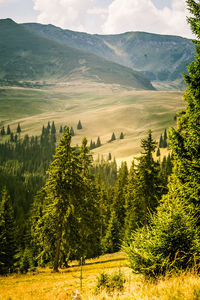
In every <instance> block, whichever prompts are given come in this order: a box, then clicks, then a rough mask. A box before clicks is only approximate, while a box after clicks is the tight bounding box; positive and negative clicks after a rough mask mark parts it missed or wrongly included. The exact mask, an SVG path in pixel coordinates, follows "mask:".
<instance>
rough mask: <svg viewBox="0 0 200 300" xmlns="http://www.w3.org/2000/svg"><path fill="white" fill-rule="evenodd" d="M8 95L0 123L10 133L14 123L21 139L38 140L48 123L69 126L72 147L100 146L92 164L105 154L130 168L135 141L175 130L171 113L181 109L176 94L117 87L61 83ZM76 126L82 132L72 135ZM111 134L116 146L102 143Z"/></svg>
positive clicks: (136, 149) (137, 146) (137, 149)
mask: <svg viewBox="0 0 200 300" xmlns="http://www.w3.org/2000/svg"><path fill="white" fill-rule="evenodd" d="M10 93H11V94H10ZM10 93H9V101H7V102H6V103H5V104H4V106H3V104H1V102H2V101H3V100H5V99H4V98H3V97H4V96H2V98H0V111H1V119H2V120H5V121H4V125H5V126H7V124H10V126H11V129H12V130H15V129H16V126H17V124H18V122H20V124H21V127H22V135H23V134H27V133H28V134H29V135H31V134H36V135H39V134H40V133H41V128H42V125H45V126H46V125H47V122H48V121H52V120H54V121H55V124H56V126H57V129H59V126H60V125H61V124H62V125H70V126H73V128H74V129H75V132H76V136H75V137H73V144H74V145H76V144H79V143H80V141H81V138H82V137H83V136H84V135H85V136H87V138H88V140H89V142H90V140H91V139H92V140H93V141H96V140H97V137H98V136H100V138H101V142H102V144H103V145H102V147H99V148H97V149H95V150H94V151H93V154H94V158H95V159H96V158H97V156H98V155H100V156H101V155H102V156H104V157H105V158H107V156H108V153H109V152H111V153H112V155H113V156H115V158H116V159H117V161H118V162H120V161H121V160H126V161H128V162H130V161H131V160H132V158H133V156H135V155H137V154H138V153H139V152H140V139H141V138H143V137H145V136H146V133H147V130H148V129H152V131H153V135H154V138H156V139H159V137H160V134H161V133H162V132H163V131H164V129H165V128H168V127H169V126H171V125H175V122H174V116H175V113H176V111H177V110H179V109H181V108H182V107H183V106H184V103H183V101H182V95H183V93H182V92H177V91H135V90H131V91H128V90H124V89H123V88H121V87H120V86H114V85H101V84H96V85H94V84H91V83H90V82H88V83H87V82H84V84H83V83H77V82H75V83H70V84H67V83H65V84H60V85H57V86H56V87H54V88H50V89H48V90H40V91H38V92H37V91H36V90H34V91H33V90H28V89H24V90H22V89H19V90H13V89H12V90H11V91H10ZM12 93H13V94H12ZM19 93H20V94H19ZM12 95H14V96H13V97H14V98H13V99H14V100H13V99H12ZM19 95H21V96H23V97H21V98H20V96H19ZM29 100H30V101H29ZM21 102H22V103H21ZM2 103H4V102H2ZM20 103H21V106H19V104H20ZM23 103H24V107H23ZM9 105H10V106H11V107H12V110H13V112H12V110H11V111H10V115H9V118H11V117H12V116H13V119H9V118H8V116H7V114H8V112H9V109H8V107H7V106H9ZM1 106H2V107H1ZM3 109H4V110H3ZM38 110H40V113H38ZM14 111H16V112H17V113H14ZM23 111H27V115H25V116H24V114H23V117H22V116H21V117H19V116H20V113H21V112H23ZM3 112H4V113H3ZM11 112H12V114H11ZM6 120H7V121H6ZM79 120H81V122H82V125H83V129H82V130H80V131H77V130H76V126H77V123H78V121H79ZM112 132H115V135H116V137H117V140H116V141H114V142H112V143H108V140H109V139H110V138H111V135H112ZM121 132H123V133H124V134H125V139H124V140H120V139H119V135H120V133H121Z"/></svg>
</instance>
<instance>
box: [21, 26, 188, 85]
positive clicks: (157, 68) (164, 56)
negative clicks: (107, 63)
mask: <svg viewBox="0 0 200 300" xmlns="http://www.w3.org/2000/svg"><path fill="white" fill-rule="evenodd" d="M24 26H25V28H27V29H29V30H30V31H32V32H34V33H37V34H39V35H40V36H42V37H48V38H49V39H51V40H54V41H57V42H59V43H61V44H64V45H68V46H71V47H74V48H76V49H79V50H84V51H88V52H90V53H93V54H96V55H98V56H101V57H103V58H105V59H108V60H111V61H113V62H116V63H119V64H121V65H124V66H126V67H129V68H133V69H134V70H137V71H140V72H141V73H142V74H143V75H145V77H147V78H148V79H149V80H151V81H159V82H161V83H162V82H176V81H178V82H180V79H181V78H182V77H181V72H186V66H187V65H188V64H189V63H190V61H191V60H193V57H194V45H193V43H192V42H191V41H190V40H188V39H186V38H182V37H178V36H170V35H159V34H151V33H145V32H127V33H124V34H118V35H90V34H86V33H81V32H74V31H70V30H63V29H61V28H58V27H56V26H53V25H41V24H35V23H29V24H24Z"/></svg>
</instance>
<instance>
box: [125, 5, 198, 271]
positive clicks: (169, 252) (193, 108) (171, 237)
mask: <svg viewBox="0 0 200 300" xmlns="http://www.w3.org/2000/svg"><path fill="white" fill-rule="evenodd" d="M186 3H187V5H188V8H189V11H190V13H191V15H193V16H191V17H189V18H188V22H189V23H190V25H191V29H192V31H193V33H194V34H196V36H197V38H198V39H197V40H195V41H194V42H195V45H196V55H195V60H194V61H193V62H192V63H191V64H190V65H189V67H188V73H189V74H186V75H184V77H185V81H186V84H187V89H186V92H185V95H184V100H185V102H186V103H187V104H186V108H185V109H184V110H183V111H182V112H181V113H180V114H179V116H178V117H177V128H176V129H173V128H172V129H171V130H170V134H169V139H170V148H171V150H172V154H173V164H174V167H173V173H172V176H171V179H170V182H169V185H168V189H169V192H168V194H167V195H166V196H164V197H163V199H162V202H161V204H160V206H159V207H158V211H157V213H156V214H155V215H154V216H153V217H152V219H151V222H150V227H149V228H144V229H143V230H141V231H139V232H138V233H136V234H134V235H133V236H132V238H133V240H132V241H131V243H130V245H129V246H128V247H126V250H127V253H128V255H129V260H130V263H131V265H132V268H133V269H134V270H135V271H136V272H142V273H145V274H147V275H151V276H155V275H157V274H163V273H165V272H166V271H170V270H171V269H173V268H174V269H176V270H177V269H181V270H183V269H188V268H190V267H194V266H196V265H198V264H199V263H200V251H199V244H200V235H199V226H200V201H199V199H200V198H199V195H200V147H199V145H200V123H199V120H200V72H199V69H200V4H199V1H198V2H196V1H194V0H187V1H186Z"/></svg>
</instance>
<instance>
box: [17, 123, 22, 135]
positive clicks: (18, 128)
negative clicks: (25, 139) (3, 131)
mask: <svg viewBox="0 0 200 300" xmlns="http://www.w3.org/2000/svg"><path fill="white" fill-rule="evenodd" d="M21 131H22V130H21V126H20V123H18V125H17V133H18V134H20V133H21Z"/></svg>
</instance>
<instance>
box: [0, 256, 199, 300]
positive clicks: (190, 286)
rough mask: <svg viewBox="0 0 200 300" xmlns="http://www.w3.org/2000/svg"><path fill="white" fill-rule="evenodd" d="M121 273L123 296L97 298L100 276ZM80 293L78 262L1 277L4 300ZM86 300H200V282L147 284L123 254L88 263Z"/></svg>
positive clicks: (192, 277) (181, 279)
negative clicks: (33, 272)
mask: <svg viewBox="0 0 200 300" xmlns="http://www.w3.org/2000/svg"><path fill="white" fill-rule="evenodd" d="M119 269H120V271H121V272H123V273H124V274H125V276H126V279H127V282H126V285H125V289H124V291H123V292H120V293H118V292H115V293H114V294H112V295H111V294H107V293H106V292H105V291H102V292H101V293H100V294H98V295H97V294H96V292H95V287H96V284H97V276H98V275H99V274H100V272H102V271H104V272H106V273H113V272H118V271H119ZM76 290H78V291H79V292H81V290H80V267H79V266H77V265H76V263H75V262H73V263H72V266H71V267H70V268H69V269H65V270H61V271H60V273H58V274H57V273H51V270H49V269H48V268H46V269H40V270H38V272H37V273H35V274H27V275H12V276H8V277H0V299H1V300H8V299H12V300H22V299H23V300H31V299H33V300H34V299H37V300H43V299H45V300H46V299H48V300H51V299H52V300H53V299H58V300H67V299H73V296H74V295H75V294H76ZM82 296H83V299H85V300H86V299H87V300H92V299H94V300H97V299H98V300H103V299H104V300H105V299H121V300H125V299H127V300H128V299H135V300H142V299H145V300H153V299H161V300H171V299H174V300H193V299H194V300H198V299H200V278H199V277H198V276H197V275H196V274H195V273H192V272H191V273H185V274H184V273H182V274H180V275H179V276H172V277H170V278H168V277H165V278H162V279H160V280H158V281H157V282H150V281H146V280H145V279H144V277H143V276H142V275H134V274H133V273H132V272H131V270H130V269H129V268H128V266H127V261H126V258H125V257H124V255H123V253H116V254H111V255H105V256H101V257H100V258H99V259H93V260H88V261H87V262H86V265H85V266H84V267H83V288H82Z"/></svg>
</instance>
